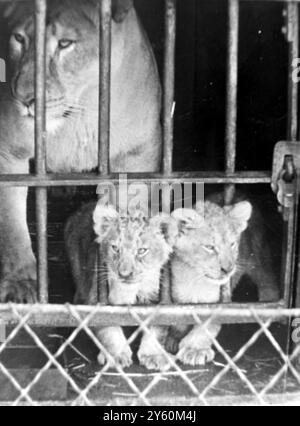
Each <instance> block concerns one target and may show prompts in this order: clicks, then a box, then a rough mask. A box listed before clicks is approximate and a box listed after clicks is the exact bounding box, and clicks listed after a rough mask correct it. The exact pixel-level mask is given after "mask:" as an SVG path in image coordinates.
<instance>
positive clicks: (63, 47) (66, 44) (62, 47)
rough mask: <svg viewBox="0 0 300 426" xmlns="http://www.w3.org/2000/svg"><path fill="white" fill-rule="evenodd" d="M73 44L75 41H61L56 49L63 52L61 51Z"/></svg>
mask: <svg viewBox="0 0 300 426" xmlns="http://www.w3.org/2000/svg"><path fill="white" fill-rule="evenodd" d="M75 43H76V42H75V40H68V39H61V40H59V42H58V47H59V48H60V49H61V50H63V49H67V48H68V47H70V46H72V45H73V44H75Z"/></svg>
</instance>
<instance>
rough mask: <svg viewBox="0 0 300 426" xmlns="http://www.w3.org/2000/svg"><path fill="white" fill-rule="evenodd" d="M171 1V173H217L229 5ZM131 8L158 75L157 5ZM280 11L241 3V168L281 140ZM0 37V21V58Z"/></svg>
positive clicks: (266, 155) (1, 51)
mask: <svg viewBox="0 0 300 426" xmlns="http://www.w3.org/2000/svg"><path fill="white" fill-rule="evenodd" d="M75 1H76V0H75ZM177 3H178V26H177V49H176V116H175V154H174V162H175V168H176V170H213V169H220V170H222V169H223V167H224V155H223V153H224V129H225V93H226V91H225V88H226V54H227V29H228V28H227V6H228V4H227V1H226V0H206V1H205V0H178V2H177ZM135 4H136V8H137V10H138V13H139V15H140V17H141V19H142V22H143V24H144V26H145V28H146V30H147V33H148V35H149V38H150V40H151V43H152V45H153V49H154V52H155V54H156V57H157V62H158V65H159V69H160V72H161V71H162V66H161V65H162V58H163V47H164V42H163V39H164V20H163V11H164V1H163V0H135ZM2 5H3V2H0V8H1V7H2ZM282 10H283V4H281V3H278V2H274V3H273V2H269V1H268V2H255V1H249V2H247V1H243V2H241V3H240V34H239V40H240V49H239V52H240V57H239V104H238V153H237V154H238V168H239V169H240V170H247V169H248V170H251V169H252V170H255V169H256V170H258V169H261V170H264V169H270V168H271V158H272V150H273V146H274V144H275V143H276V142H277V141H279V140H281V139H285V137H286V111H287V96H286V93H287V50H288V49H287V48H288V44H287V42H286V40H285V37H284V35H283V34H282V32H281V29H282V26H283V25H284V18H283V16H282ZM5 33H6V30H5V24H4V23H3V22H1V20H0V37H1V38H0V39H1V41H2V42H1V44H0V57H2V58H5V49H6V45H7V40H6V39H7V37H6V34H5Z"/></svg>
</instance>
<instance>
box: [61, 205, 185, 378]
mask: <svg viewBox="0 0 300 426" xmlns="http://www.w3.org/2000/svg"><path fill="white" fill-rule="evenodd" d="M177 234H178V227H177V222H176V221H175V220H174V219H172V218H171V217H170V216H168V215H157V216H155V217H153V218H151V219H148V218H147V217H145V214H144V213H143V211H142V210H140V209H135V210H134V211H132V212H130V214H128V215H126V216H121V215H119V213H117V211H116V210H115V209H114V208H113V207H112V206H108V207H106V206H103V205H101V204H100V203H98V205H96V206H95V204H94V203H91V204H87V205H86V206H84V207H83V208H82V209H81V210H79V211H78V212H77V213H76V214H75V215H74V216H73V217H72V218H70V219H69V221H68V223H67V226H66V229H65V244H66V251H67V254H68V258H69V261H70V265H71V269H72V275H73V278H74V281H75V284H76V297H75V301H76V302H77V303H78V302H80V303H87V304H96V303H97V302H98V298H97V295H98V291H97V272H96V271H97V268H96V265H97V252H98V249H99V246H100V247H102V250H103V266H101V268H100V270H99V273H100V275H99V276H100V278H101V285H103V286H104V285H106V283H107V284H108V302H109V303H110V304H111V305H133V304H149V303H158V301H159V293H160V276H161V269H162V267H163V266H164V264H165V263H166V262H167V260H168V259H169V256H170V254H171V252H172V247H173V245H174V243H175V240H176V237H177ZM149 331H150V333H149V334H144V336H143V337H142V341H141V345H140V348H139V351H138V359H139V361H140V363H141V365H144V366H145V367H146V368H148V369H158V370H163V369H164V368H166V367H167V365H168V360H167V359H166V357H165V356H164V354H163V353H162V352H161V351H160V348H159V346H158V345H157V343H156V339H157V340H158V341H159V342H160V343H161V344H164V340H165V337H166V334H167V329H166V328H164V327H158V326H156V327H150V328H149ZM97 336H98V338H99V340H100V341H101V342H102V344H103V345H104V346H105V348H106V350H107V351H108V352H110V354H111V355H112V356H113V357H114V359H115V361H116V362H117V363H118V364H120V365H121V366H122V367H128V366H130V365H131V363H132V351H131V349H130V347H129V345H128V343H127V341H126V339H125V336H124V333H123V331H122V328H121V327H103V328H100V329H98V330H97ZM105 361H106V357H105V355H104V354H103V353H100V355H99V357H98V362H99V363H100V364H104V363H105Z"/></svg>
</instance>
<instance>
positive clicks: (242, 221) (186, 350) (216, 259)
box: [166, 201, 252, 365]
mask: <svg viewBox="0 0 300 426" xmlns="http://www.w3.org/2000/svg"><path fill="white" fill-rule="evenodd" d="M251 214H252V206H251V204H250V203H249V202H247V201H244V202H240V203H237V204H235V205H233V206H229V207H223V208H222V207H219V206H218V205H217V204H214V203H212V202H209V201H207V202H205V203H201V202H200V203H198V204H197V205H196V208H195V210H189V209H179V210H175V211H174V212H173V214H172V216H173V218H175V219H176V220H177V222H178V225H179V230H180V232H179V236H178V238H177V241H176V244H175V247H174V256H173V258H172V263H171V265H172V266H171V270H172V296H173V301H174V302H175V303H181V304H182V303H184V304H197V303H218V302H220V294H221V287H222V286H224V285H226V284H227V283H229V281H230V279H231V278H232V277H233V276H234V274H235V273H236V270H237V260H238V255H239V246H240V239H241V235H242V233H243V231H245V230H246V228H247V226H248V221H249V219H250V217H251ZM207 330H208V331H209V333H210V334H211V335H212V336H213V337H216V336H217V335H218V334H219V332H220V330H221V325H220V324H218V323H217V322H214V321H212V322H211V323H210V324H209V325H208V326H207ZM166 348H167V350H169V351H170V352H177V351H178V354H177V359H178V360H179V361H181V362H182V363H183V364H189V365H204V364H205V363H206V362H211V361H212V360H213V359H214V357H215V353H214V351H213V350H212V339H211V338H210V336H209V335H208V334H207V333H206V332H205V331H204V329H203V328H202V327H201V325H196V326H194V327H192V328H191V327H178V326H176V327H172V328H171V330H170V334H169V336H168V339H167V342H166Z"/></svg>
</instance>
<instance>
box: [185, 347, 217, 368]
mask: <svg viewBox="0 0 300 426" xmlns="http://www.w3.org/2000/svg"><path fill="white" fill-rule="evenodd" d="M214 358H215V352H214V351H213V350H212V349H211V348H193V347H186V348H181V349H180V350H179V353H178V354H177V359H178V360H179V361H181V362H182V364H185V365H192V366H196V365H205V364H206V363H208V362H212V361H213V360H214Z"/></svg>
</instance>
